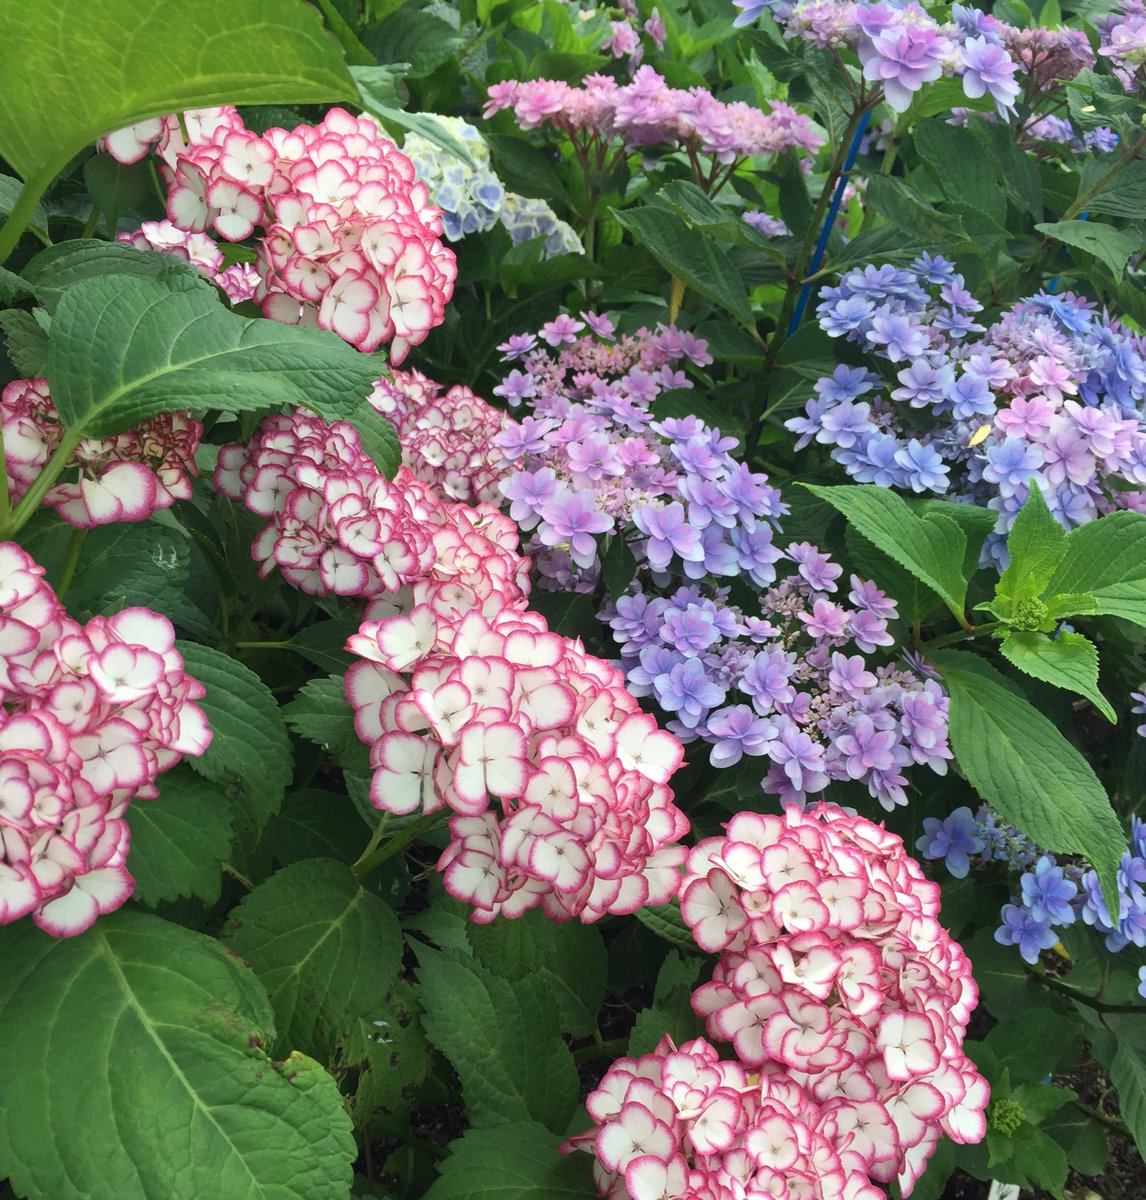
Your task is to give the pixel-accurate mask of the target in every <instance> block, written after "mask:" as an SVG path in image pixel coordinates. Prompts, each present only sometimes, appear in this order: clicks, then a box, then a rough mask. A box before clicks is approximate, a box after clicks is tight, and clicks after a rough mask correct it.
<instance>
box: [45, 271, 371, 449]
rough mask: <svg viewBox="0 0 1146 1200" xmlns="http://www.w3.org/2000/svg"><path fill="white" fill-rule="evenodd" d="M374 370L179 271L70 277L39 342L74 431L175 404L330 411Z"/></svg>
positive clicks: (342, 345)
mask: <svg viewBox="0 0 1146 1200" xmlns="http://www.w3.org/2000/svg"><path fill="white" fill-rule="evenodd" d="M109 350H110V351H111V352H110V353H109ZM376 374H377V366H376V365H374V364H372V360H371V358H370V357H369V356H368V355H365V354H360V353H359V352H358V351H357V350H355V349H354V348H353V347H352V346H349V345H347V344H346V342H344V341H343V340H342V339H341V338H340V337H338V335H337V334H334V333H329V332H327V331H326V330H322V329H303V328H302V327H300V326H293V325H282V324H280V323H279V322H278V321H267V320H262V319H252V318H248V317H240V316H238V315H237V314H235V313H234V312H232V311H231V310H230V309H229V308H228V307H227V305H226V304H224V303H223V302H222V301H221V300H220V299H219V296H218V293H217V292H216V291H215V290H214V289H213V288H202V287H199V286H197V285H191V284H189V283H187V282H186V281H185V280H184V279H182V278H181V277H176V278H161V279H130V278H126V277H123V276H105V277H102V278H99V279H91V280H85V281H83V282H80V283H75V284H73V285H72V286H71V287H69V288H68V289H67V290H66V291H65V292H64V294H63V296H62V297H61V298H60V303H59V306H58V308H57V309H56V313H55V317H54V319H53V321H52V337H51V341H50V343H49V347H48V383H49V386H50V387H51V391H52V399H53V401H54V402H55V405H56V408H57V409H58V410H59V413H60V416H61V417H62V418H63V420H64V423H65V424H66V425H67V426H68V436H69V438H75V439H78V438H79V436H80V435H81V434H83V435H84V436H89V437H107V436H109V435H111V434H113V433H120V432H122V431H123V430H124V429H128V428H130V427H131V426H132V425H136V424H138V423H139V422H140V421H142V420H144V419H146V418H147V417H150V416H153V415H154V414H155V413H157V412H170V411H172V410H174V409H179V410H182V411H187V412H193V413H201V412H205V411H207V410H208V409H221V410H223V411H225V412H246V411H251V410H257V409H260V408H267V407H270V406H278V405H292V406H293V405H300V404H301V405H303V406H304V407H306V408H310V409H312V410H314V411H315V412H317V413H319V414H320V415H321V416H323V417H325V418H326V419H327V420H338V419H342V418H346V417H350V416H353V415H355V413H356V411H357V410H358V409H360V408H362V407H363V405H364V404H365V399H364V398H365V396H366V395H367V393H368V392H369V391H370V386H371V383H372V381H373V378H374V377H375V375H376Z"/></svg>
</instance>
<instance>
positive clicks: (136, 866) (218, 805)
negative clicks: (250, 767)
mask: <svg viewBox="0 0 1146 1200" xmlns="http://www.w3.org/2000/svg"><path fill="white" fill-rule="evenodd" d="M156 786H157V787H158V788H159V795H158V796H156V797H155V799H154V800H138V801H136V802H135V803H134V804H132V805H131V806H130V807H129V808H128V810H127V823H128V825H129V827H130V828H131V849H130V851H129V852H128V855H127V869H128V870H129V871H130V872H131V874H132V875H133V876H134V878H135V891H134V893H133V895H134V897H135V899H136V900H142V901H143V903H144V904H159V903H160V902H162V901H164V900H175V899H177V898H178V897H180V896H193V897H195V898H196V899H199V900H205V901H206V902H207V903H208V904H213V903H214V902H215V901H216V900H217V899H218V898H219V891H220V883H221V876H222V870H223V863H224V862H225V861H226V859H227V856H228V855H229V854H230V853H231V823H232V818H231V806H230V804H229V803H228V801H227V798H226V797H225V796H224V795H223V794H222V793H221V792H220V791H219V788H218V787H217V786H216V785H215V784H213V783H211V782H210V781H209V780H207V779H203V778H202V777H201V776H199V775H196V774H195V772H194V771H192V770H191V768H190V767H188V766H185V765H184V764H182V763H180V764H179V765H178V766H177V767H175V768H174V769H173V770H171V771H168V772H166V774H164V775H161V776H160V777H159V780H158V781H157V785H156Z"/></svg>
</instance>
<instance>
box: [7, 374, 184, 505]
mask: <svg viewBox="0 0 1146 1200" xmlns="http://www.w3.org/2000/svg"><path fill="white" fill-rule="evenodd" d="M202 432H203V426H202V425H201V424H200V423H199V422H198V421H196V420H195V419H194V418H193V417H189V416H187V414H186V413H158V414H156V415H155V416H154V417H149V418H148V419H147V420H146V421H143V422H141V423H140V424H139V425H136V426H135V427H134V428H133V429H128V430H125V431H124V432H123V433H117V434H114V435H113V436H112V437H107V438H84V439H83V441H81V442H80V443H79V445H78V446H76V448H75V450H74V451H73V452H72V457H71V459H69V461H68V465H67V466H66V467H65V468H64V478H62V479H61V480H60V482H58V483H56V484H55V485H54V486H53V487H52V488H51V489H50V490H49V491H48V493H47V495H46V496H45V497H44V503H45V504H46V505H48V506H49V507H50V508H54V509H55V510H56V512H57V513H59V515H60V516H61V517H63V519H64V520H65V521H67V522H69V523H70V524H72V525H75V526H77V527H79V528H81V529H90V528H91V527H92V526H95V525H106V524H108V523H109V522H112V521H143V520H146V518H147V517H149V516H151V514H152V513H153V512H155V511H156V510H157V509H160V508H169V507H170V506H171V505H172V504H174V503H175V501H176V500H186V499H188V498H189V497H190V495H191V480H192V478H193V477H194V476H196V475H197V474H198V469H197V468H196V466H195V451H196V450H197V449H198V448H199V437H200V435H201V434H202ZM0 433H2V435H3V453H4V461H5V465H6V467H7V470H8V479H9V482H10V486H11V492H12V498H13V499H19V498H20V497H21V496H22V495H23V494H24V493H25V492H26V491H27V490H28V489H29V488H30V487H31V486H32V483H33V481H34V480H35V478H36V476H37V475H39V473H40V471H41V469H42V468H43V467H44V465H45V463H47V461H48V459H49V458H50V457H51V456H52V453H53V451H54V450H55V449H56V447H57V446H58V445H59V443H60V441H61V439H62V438H63V436H64V426H63V424H62V423H61V421H60V416H59V413H58V412H57V411H56V406H55V405H54V404H53V403H52V397H51V395H50V393H49V392H48V381H47V380H46V379H43V378H37V379H16V380H14V381H13V382H12V383H10V384H8V386H7V387H6V388H5V389H4V391H3V393H0ZM73 470H74V472H75V474H74V476H73V475H72V472H73Z"/></svg>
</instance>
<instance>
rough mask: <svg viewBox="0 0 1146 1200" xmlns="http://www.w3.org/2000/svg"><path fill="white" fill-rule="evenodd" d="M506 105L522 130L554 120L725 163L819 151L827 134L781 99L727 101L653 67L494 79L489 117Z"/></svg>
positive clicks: (628, 144)
mask: <svg viewBox="0 0 1146 1200" xmlns="http://www.w3.org/2000/svg"><path fill="white" fill-rule="evenodd" d="M504 108H509V109H512V110H513V114H514V116H515V117H516V119H517V122H518V124H519V125H520V126H521V127H522V129H537V128H540V127H541V126H544V125H550V126H553V127H554V128H556V129H559V130H562V131H563V132H565V133H568V134H569V135H570V136H571V137H577V136H582V135H583V136H584V137H587V138H603V139H604V140H606V141H608V140H610V139H619V140H620V141H621V142H622V143H623V144H624V147H625V149H627V150H631V149H634V148H637V147H644V146H652V145H655V144H657V143H659V142H664V143H669V144H674V143H675V144H676V145H678V146H681V147H683V148H685V149H687V150H690V151H691V152H693V153H699V154H705V155H711V156H712V157H713V158H714V159H715V160H716V161H717V162H719V163H733V162H735V161H737V160H738V159H741V158H744V157H745V156H746V155H752V154H779V153H781V152H782V151H784V150H787V149H789V148H791V147H797V148H799V149H802V150H806V151H807V152H808V153H812V152H814V151H815V150H817V149H819V147H820V144H821V142H822V141H823V138H822V137H821V135H820V134H819V132H818V131H817V130H816V127H815V126H814V125H813V124H812V122H811V121H810V120H809V119H808V118H807V117H805V116H803V115H802V114H800V113H798V112H797V111H796V110H795V109H794V108H793V107H792V106H791V105H789V104H785V103H784V102H783V101H781V100H775V101H773V102H772V107H771V111H770V112H767V113H764V112H761V111H760V110H759V109H758V108H754V107H753V106H752V105H750V104H745V103H744V102H743V101H740V100H736V101H732V102H731V103H727V104H726V103H724V102H723V101H721V100H717V99H716V97H715V96H713V95H712V94H711V93H710V92H709V91H707V89H705V88H701V87H693V88H690V89H689V90H688V91H683V90H682V89H680V88H673V87H669V85H668V84H667V83H666V82H665V80H664V77H663V76H661V75H659V74H658V73H657V72H656V71H655V70H654V69H653V68H652V67H648V66H645V67H640V68H639V69H638V70H637V72H636V73H635V74H634V76H633V79H632V82H630V83H627V84H619V83H618V82H617V81H616V80H615V79H610V78H609V77H608V76H607V75H589V76H588V77H587V78H586V79H585V81H584V84H583V85H582V86H580V87H575V86H574V85H572V84H569V83H565V82H563V81H562V80H558V79H533V80H525V81H518V80H512V79H509V80H506V81H505V82H504V83H495V84H494V85H493V86H492V87H491V88H490V89H489V99H488V100H487V101H486V105H485V109H484V113H485V116H486V117H490V116H492V115H493V114H494V113H497V112H500V111H501V110H502V109H504Z"/></svg>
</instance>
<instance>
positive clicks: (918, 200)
mask: <svg viewBox="0 0 1146 1200" xmlns="http://www.w3.org/2000/svg"><path fill="white" fill-rule="evenodd" d="M864 195H865V203H870V204H871V205H872V206H873V207H874V209H875V211H876V212H878V213H879V214H880V215H881V216H882V217H883V218H884V220H886V221H887V223H888V224H889V225H890V226H891V227H892V228H894V229H895V231H896V233H897V234H898V235H900V236H902V235H904V234H906V235H907V237H909V238H919V239H927V240H929V241H931V242H935V243H943V242H951V241H953V240H959V241H962V240H965V239H966V236H967V235H966V233H965V232H964V229H963V226H962V223H961V222H960V220H959V218H958V216H956V215H954V214H952V213H946V212H940V211H939V210H938V209H937V208H936V207H935V206H934V205H933V204H932V203H931V202H930V201H929V200H927V198H926V197H925V196H923V195H922V194H921V193H920V192H918V191H916V189H915V188H913V187H912V186H911V185H910V184H909V183H907V182H906V181H905V180H903V179H900V178H899V177H897V176H892V175H873V176H872V177H871V179H869V180H868V186H867V191H866V192H865V193H864Z"/></svg>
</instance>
